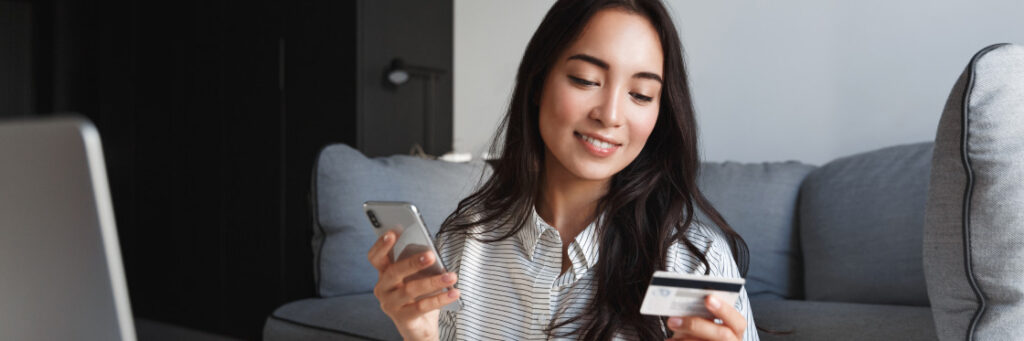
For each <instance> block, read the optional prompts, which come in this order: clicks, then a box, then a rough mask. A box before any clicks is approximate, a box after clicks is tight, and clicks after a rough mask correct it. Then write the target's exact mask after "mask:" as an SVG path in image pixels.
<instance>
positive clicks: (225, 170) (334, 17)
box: [0, 0, 452, 339]
mask: <svg viewBox="0 0 1024 341" xmlns="http://www.w3.org/2000/svg"><path fill="white" fill-rule="evenodd" d="M0 1H2V0H0ZM10 4H14V5H17V6H20V7H17V8H19V10H18V11H19V12H18V13H20V14H17V15H20V16H19V17H18V18H21V19H18V20H20V21H17V23H16V25H14V26H13V27H18V28H21V29H24V30H25V31H30V32H31V33H30V34H28V35H26V34H24V31H21V32H22V33H21V35H17V37H22V38H18V39H21V40H18V41H17V42H9V40H4V39H5V38H0V44H6V45H2V46H19V49H18V50H17V51H16V52H18V53H11V52H10V51H7V50H5V51H3V53H4V54H3V55H2V56H0V70H20V72H23V73H24V74H25V75H27V76H22V77H21V78H19V79H20V80H21V81H22V83H17V84H14V85H11V86H9V87H7V88H3V87H0V90H3V89H8V90H10V91H7V92H4V95H7V94H10V95H9V96H12V98H17V99H18V100H21V101H23V102H24V103H28V104H19V105H20V106H19V107H18V109H16V110H14V111H15V112H36V113H38V114H36V115H39V116H45V115H49V113H55V112H78V113H81V114H83V115H85V116H87V117H88V118H89V119H91V120H92V121H93V122H94V123H95V124H96V126H97V127H98V129H99V131H100V135H101V136H102V139H103V144H104V153H105V156H106V161H107V171H108V176H109V178H110V186H111V192H112V196H113V200H114V210H115V214H116V217H117V224H118V232H119V236H120V242H121V250H122V257H123V259H124V265H125V270H126V276H127V280H128V289H129V294H130V295H131V303H132V309H133V312H134V314H135V315H136V316H139V317H145V318H149V319H153V320H158V321H163V322H168V323H173V324H179V325H184V326H187V327H191V328H196V329H201V330H206V331H210V332H214V333H219V334H226V335H232V336H236V337H241V338H246V339H258V338H259V337H260V334H261V331H262V327H263V324H264V321H265V318H266V317H267V316H268V315H269V314H270V312H271V311H272V310H273V309H274V308H276V307H278V306H280V305H282V304H284V303H286V302H289V301H293V300H296V299H300V298H307V297H312V296H314V295H315V291H314V288H313V281H312V252H311V249H310V239H311V236H312V228H311V226H312V216H311V210H310V205H309V193H310V191H309V186H310V178H311V173H312V166H313V163H314V159H315V157H316V155H317V153H318V152H319V150H320V149H321V148H322V147H323V146H325V145H327V144H329V143H337V142H341V143H347V144H350V145H353V146H356V147H357V148H359V149H360V150H362V151H364V152H365V153H367V154H371V155H384V154H396V153H401V154H404V153H408V151H409V148H410V146H411V145H413V144H420V145H423V146H426V147H427V149H428V150H427V151H428V152H430V153H433V154H441V153H443V152H446V151H448V150H449V149H450V148H451V126H452V124H451V88H452V87H451V71H450V70H451V63H452V61H451V53H452V41H451V40H452V1H451V0H432V1H413V0H394V1H372V0H357V1H336V0H304V1H288V0H260V1H241V0H191V1H161V2H154V1H132V0H37V1H29V0H23V1H17V2H9V1H5V2H0V6H11V5H10ZM5 8H8V7H0V9H5ZM11 8H13V7H11ZM26 11H27V13H29V14H27V15H26V14H24V13H26ZM12 13H14V12H13V11H12V12H0V25H5V22H3V21H2V20H3V18H6V17H14V16H15V14H12ZM11 36H14V35H11ZM26 36H27V37H31V39H30V40H29V41H27V42H25V41H24V40H25V38H24V37H26ZM5 37H6V36H5ZM10 41H13V40H10ZM24 44H28V45H27V47H26V48H27V49H28V51H30V52H26V49H21V48H20V46H26V45H24ZM19 53H20V54H19ZM25 56H30V58H29V62H31V63H25V62H24V61H23V60H22V59H24V58H25ZM18 58H22V59H18ZM394 58H402V59H404V60H405V61H406V62H407V63H408V64H409V65H412V66H422V67H429V68H431V69H436V70H440V72H439V73H437V75H438V76H436V78H435V80H434V81H433V82H432V83H431V82H430V81H429V79H426V78H423V77H414V78H413V79H412V80H410V81H409V82H408V83H406V84H404V85H402V86H399V87H388V86H387V85H386V84H385V83H384V78H383V77H384V73H385V72H386V71H387V66H388V63H390V61H391V60H392V59H394ZM19 61H20V62H19ZM8 72H9V71H8ZM26 82H27V83H26ZM5 84H6V83H5ZM12 84H13V83H12ZM428 85H432V86H428ZM11 89H13V90H11ZM428 90H432V91H433V95H432V96H431V95H430V92H429V91H428ZM17 91H22V92H17ZM427 104H431V107H430V108H431V109H432V110H426V109H427ZM426 112H431V113H432V115H431V116H429V117H425V116H424V113H426ZM424 127H430V128H431V129H433V130H432V131H431V132H429V133H428V134H424ZM425 135H431V136H433V139H432V141H425V140H424V137H425ZM393 136H401V138H393ZM367 247H369V246H367Z"/></svg>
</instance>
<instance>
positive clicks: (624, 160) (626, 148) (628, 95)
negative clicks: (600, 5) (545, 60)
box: [539, 9, 663, 180]
mask: <svg viewBox="0 0 1024 341" xmlns="http://www.w3.org/2000/svg"><path fill="white" fill-rule="evenodd" d="M662 66H663V56H662V49H661V43H660V41H659V39H658V33H657V31H656V30H655V28H654V26H652V25H651V23H650V22H649V21H648V20H647V19H646V18H644V17H642V16H640V15H637V14H633V13H629V12H626V11H623V10H618V9H606V10H602V11H600V12H598V13H597V14H595V15H594V17H593V18H591V19H590V21H589V22H588V23H587V25H586V26H585V27H584V28H583V31H582V32H581V33H580V36H579V37H578V38H577V39H576V41H574V42H573V43H572V45H571V46H569V47H568V48H566V49H565V51H564V52H562V54H561V55H560V56H559V57H558V59H556V60H555V63H554V64H553V65H552V66H551V70H550V71H549V73H548V75H547V78H546V79H545V81H544V88H543V91H542V92H541V97H540V119H539V124H540V134H541V138H542V139H543V140H544V145H545V146H546V148H547V150H546V155H545V160H546V161H545V162H546V168H547V170H548V171H567V172H568V173H569V174H571V175H573V176H574V177H575V178H578V179H581V180H610V179H611V177H612V176H613V175H615V174H616V173H618V172H619V171H621V170H622V169H623V168H626V166H628V165H629V164H630V163H631V162H633V160H634V159H636V157H637V155H639V154H640V151H641V150H643V148H644V144H645V143H646V142H647V137H648V136H650V135H651V131H652V130H654V124H655V122H656V121H657V119H658V103H659V101H660V97H661V86H662V82H661V79H662V74H663V71H662V68H663V67H662Z"/></svg>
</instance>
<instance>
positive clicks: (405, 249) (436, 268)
mask: <svg viewBox="0 0 1024 341" xmlns="http://www.w3.org/2000/svg"><path fill="white" fill-rule="evenodd" d="M363 211H365V212H366V218H368V219H370V224H372V225H373V230H374V232H375V233H376V234H377V237H378V238H380V236H383V235H384V233H387V232H388V231H395V232H397V233H398V240H396V241H395V246H394V248H393V249H392V250H391V252H392V255H391V257H392V258H391V261H392V262H398V261H400V260H403V259H406V258H408V257H412V256H415V255H418V254H421V253H423V252H426V251H430V252H432V253H433V254H434V259H435V261H434V264H431V265H430V266H429V267H427V268H426V269H423V270H420V271H419V272H417V273H415V274H413V275H411V276H409V277H406V278H405V281H406V282H408V281H411V280H415V279H420V278H426V277H430V276H436V275H441V274H444V273H445V272H447V268H446V267H445V266H444V263H443V262H442V261H441V257H440V254H439V253H438V252H437V248H435V247H434V242H433V238H431V237H430V232H429V231H427V225H426V224H424V223H423V217H422V216H421V215H420V212H419V210H417V209H416V205H413V204H410V203H407V202H398V201H367V202H365V203H363ZM449 289H451V288H444V289H441V290H440V291H437V292H432V293H429V294H426V295H423V296H421V297H417V298H416V299H420V298H423V297H428V296H433V295H436V294H439V293H442V292H447V291H448V290H449ZM461 306H462V300H461V299H457V300H456V301H455V302H452V303H450V304H448V305H446V306H444V307H443V308H441V311H455V310H458V309H459V307H461Z"/></svg>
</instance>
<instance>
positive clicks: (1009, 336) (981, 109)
mask: <svg viewBox="0 0 1024 341" xmlns="http://www.w3.org/2000/svg"><path fill="white" fill-rule="evenodd" d="M926 212H927V213H926V218H925V233H924V250H923V258H924V270H925V278H926V280H927V286H928V297H929V298H930V300H931V304H932V313H933V317H934V319H935V326H936V331H937V332H938V336H939V338H940V339H943V340H963V339H965V338H966V339H967V340H971V339H973V338H978V339H981V340H1015V339H1020V338H1021V337H1024V47H1022V46H1020V45H1009V44H1000V45H993V46H989V47H987V48H985V49H983V50H981V51H980V52H978V53H977V54H976V55H975V56H974V58H973V59H971V62H970V64H968V65H967V69H966V70H965V71H964V72H963V74H962V75H961V76H960V79H959V80H958V81H957V83H956V85H955V86H954V87H953V91H952V93H951V94H950V95H949V99H948V100H947V102H946V108H945V111H943V114H942V119H941V120H940V121H939V128H938V133H937V135H936V137H935V152H934V155H933V159H932V172H931V186H930V190H929V194H928V203H927V210H926Z"/></svg>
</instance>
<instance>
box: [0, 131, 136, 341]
mask: <svg viewBox="0 0 1024 341" xmlns="http://www.w3.org/2000/svg"><path fill="white" fill-rule="evenodd" d="M132 323H133V321H132V313H131V308H130V306H129V302H128V289H127V286H126V284H125V279H124V269H123V267H122V265H121V251H120V248H119V246H118V241H117V229H116V227H115V226H114V210H113V207H112V204H111V201H110V190H109V188H108V187H107V173H106V169H105V167H104V161H103V148H102V147H101V146H100V136H99V133H98V132H97V130H96V127H95V126H93V125H92V124H91V123H89V121H87V120H85V119H83V118H75V117H60V118H46V119H29V120H25V119H21V120H8V121H0V340H129V341H130V340H135V327H134V325H133V324H132Z"/></svg>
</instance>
